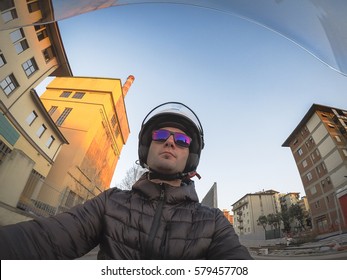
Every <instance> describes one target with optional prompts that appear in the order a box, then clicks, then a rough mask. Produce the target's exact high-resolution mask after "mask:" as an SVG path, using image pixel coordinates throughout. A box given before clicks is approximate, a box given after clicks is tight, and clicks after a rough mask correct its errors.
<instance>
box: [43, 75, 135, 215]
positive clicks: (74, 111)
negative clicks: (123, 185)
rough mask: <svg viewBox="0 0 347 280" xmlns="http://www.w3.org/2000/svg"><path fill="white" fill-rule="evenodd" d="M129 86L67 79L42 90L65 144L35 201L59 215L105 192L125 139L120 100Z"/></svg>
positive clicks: (126, 131) (126, 128) (113, 81)
mask: <svg viewBox="0 0 347 280" xmlns="http://www.w3.org/2000/svg"><path fill="white" fill-rule="evenodd" d="M133 81H134V77H133V76H129V77H128V80H127V81H126V83H125V84H124V86H122V84H121V81H120V80H119V79H107V78H87V77H69V78H56V79H54V80H53V81H52V82H51V83H50V84H49V85H48V86H47V90H46V91H45V92H44V93H43V95H42V96H41V100H42V103H43V104H44V106H45V107H46V109H47V111H48V113H49V114H50V116H51V118H52V119H53V120H54V122H55V123H56V125H57V126H58V127H59V129H60V130H61V132H62V133H63V134H64V135H65V137H66V138H67V139H68V141H69V143H70V144H69V145H65V146H63V147H62V150H61V152H60V153H59V155H58V156H57V159H56V161H55V164H54V166H53V167H52V168H51V170H50V172H49V174H48V175H47V177H46V178H45V181H44V186H43V187H42V189H41V191H40V193H39V198H40V201H44V202H45V203H46V204H48V205H50V206H51V207H52V208H54V209H56V210H57V212H61V211H64V210H65V209H67V208H70V207H72V206H74V205H76V204H79V203H81V202H84V201H85V200H87V199H88V198H90V197H94V196H95V195H98V194H99V193H100V192H102V191H103V190H106V189H108V188H109V187H110V183H111V180H112V176H113V173H114V170H115V168H116V164H117V162H118V159H119V155H120V152H121V150H122V148H123V145H124V144H125V143H126V141H127V138H128V135H129V125H128V119H127V115H126V109H125V104H124V97H125V95H126V94H127V91H128V89H129V87H130V85H131V84H132V82H133Z"/></svg>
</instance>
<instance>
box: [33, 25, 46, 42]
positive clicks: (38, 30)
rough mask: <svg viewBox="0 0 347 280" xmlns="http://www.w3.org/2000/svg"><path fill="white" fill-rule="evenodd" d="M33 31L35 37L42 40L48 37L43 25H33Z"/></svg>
mask: <svg viewBox="0 0 347 280" xmlns="http://www.w3.org/2000/svg"><path fill="white" fill-rule="evenodd" d="M35 31H36V35H37V39H38V40H39V41H42V40H43V39H45V38H47V37H48V33H47V29H46V26H45V25H43V24H42V25H35Z"/></svg>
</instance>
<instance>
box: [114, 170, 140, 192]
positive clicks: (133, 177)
mask: <svg viewBox="0 0 347 280" xmlns="http://www.w3.org/2000/svg"><path fill="white" fill-rule="evenodd" d="M143 173H145V169H144V168H142V167H141V166H140V165H133V166H132V167H131V168H129V169H128V170H127V171H126V173H125V176H124V178H123V179H122V181H121V183H120V184H117V185H116V187H117V188H119V189H122V190H130V189H131V188H132V186H133V185H134V183H135V182H136V181H137V180H138V178H140V177H141V175H142V174H143Z"/></svg>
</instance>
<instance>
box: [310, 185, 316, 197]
mask: <svg viewBox="0 0 347 280" xmlns="http://www.w3.org/2000/svg"><path fill="white" fill-rule="evenodd" d="M310 192H311V194H312V195H314V194H316V193H317V189H316V187H315V186H313V187H312V188H310Z"/></svg>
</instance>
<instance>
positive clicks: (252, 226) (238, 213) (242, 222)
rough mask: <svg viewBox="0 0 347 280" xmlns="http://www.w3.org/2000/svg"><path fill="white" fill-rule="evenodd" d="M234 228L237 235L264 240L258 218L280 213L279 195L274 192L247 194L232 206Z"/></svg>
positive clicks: (262, 229)
mask: <svg viewBox="0 0 347 280" xmlns="http://www.w3.org/2000/svg"><path fill="white" fill-rule="evenodd" d="M232 211H233V213H234V228H235V231H236V233H237V234H238V235H252V236H254V237H255V239H264V236H265V235H264V228H263V227H262V226H261V225H259V224H258V222H257V220H258V218H259V217H260V216H262V215H264V216H267V215H269V214H276V213H279V212H281V206H280V201H279V193H278V192H277V191H274V190H267V191H261V192H256V193H249V194H246V195H244V196H243V197H242V198H241V199H239V200H238V201H237V202H235V203H234V204H233V205H232Z"/></svg>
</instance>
